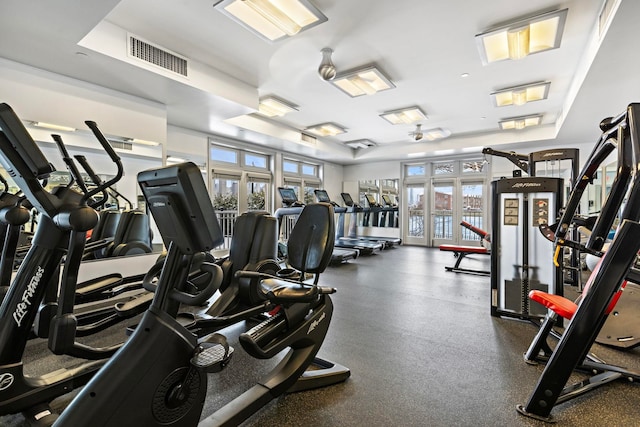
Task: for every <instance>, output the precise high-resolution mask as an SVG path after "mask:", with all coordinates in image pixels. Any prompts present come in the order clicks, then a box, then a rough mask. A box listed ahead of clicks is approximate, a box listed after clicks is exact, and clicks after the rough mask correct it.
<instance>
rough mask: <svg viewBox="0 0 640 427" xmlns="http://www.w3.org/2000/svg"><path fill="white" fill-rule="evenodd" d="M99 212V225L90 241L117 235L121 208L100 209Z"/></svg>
mask: <svg viewBox="0 0 640 427" xmlns="http://www.w3.org/2000/svg"><path fill="white" fill-rule="evenodd" d="M99 214H100V219H99V220H98V225H96V226H95V228H94V229H93V232H92V233H91V238H90V239H89V242H97V241H99V240H104V239H111V238H112V237H115V235H116V231H117V229H118V223H119V222H120V216H121V215H122V213H121V212H120V211H119V210H113V209H109V210H103V211H100V213H99Z"/></svg>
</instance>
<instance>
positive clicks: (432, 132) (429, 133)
mask: <svg viewBox="0 0 640 427" xmlns="http://www.w3.org/2000/svg"><path fill="white" fill-rule="evenodd" d="M422 133H423V137H422V138H423V139H426V140H427V141H435V140H436V139H444V138H446V137H448V136H450V135H451V131H450V130H449V129H443V128H433V129H429V130H425V131H422Z"/></svg>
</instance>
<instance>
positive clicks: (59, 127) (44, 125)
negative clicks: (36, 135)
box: [31, 122, 77, 132]
mask: <svg viewBox="0 0 640 427" xmlns="http://www.w3.org/2000/svg"><path fill="white" fill-rule="evenodd" d="M31 125H32V126H35V127H38V128H44V129H50V130H58V131H63V132H75V131H76V130H77V129H76V128H74V127H71V126H62V125H56V124H54V123H45V122H31Z"/></svg>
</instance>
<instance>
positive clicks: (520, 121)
mask: <svg viewBox="0 0 640 427" xmlns="http://www.w3.org/2000/svg"><path fill="white" fill-rule="evenodd" d="M541 123H542V114H535V115H531V116H522V117H511V118H508V119H504V120H501V121H500V123H499V124H500V129H502V130H511V129H514V130H522V129H524V128H528V127H530V126H538V125H539V124H541Z"/></svg>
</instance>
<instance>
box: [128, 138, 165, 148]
mask: <svg viewBox="0 0 640 427" xmlns="http://www.w3.org/2000/svg"><path fill="white" fill-rule="evenodd" d="M125 141H127V142H133V143H134V144H140V145H148V146H150V147H157V146H159V145H160V143H159V142H156V141H149V140H146V139H138V138H125Z"/></svg>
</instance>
